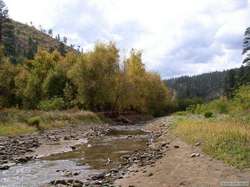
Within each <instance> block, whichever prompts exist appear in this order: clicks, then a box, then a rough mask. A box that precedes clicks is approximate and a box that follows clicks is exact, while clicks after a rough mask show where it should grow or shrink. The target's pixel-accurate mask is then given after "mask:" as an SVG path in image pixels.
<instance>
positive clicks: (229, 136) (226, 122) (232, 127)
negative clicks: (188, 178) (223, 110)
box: [174, 117, 250, 168]
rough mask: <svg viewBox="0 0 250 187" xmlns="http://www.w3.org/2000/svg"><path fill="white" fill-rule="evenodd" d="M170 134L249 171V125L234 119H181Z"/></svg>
mask: <svg viewBox="0 0 250 187" xmlns="http://www.w3.org/2000/svg"><path fill="white" fill-rule="evenodd" d="M174 132H175V133H176V134H177V135H178V136H180V137H182V138H183V139H184V140H186V141H187V142H189V143H193V144H194V143H195V142H198V141H199V142H202V145H201V146H202V149H203V151H204V152H205V153H207V154H209V155H211V156H213V157H215V158H217V159H221V160H224V161H225V162H226V163H229V164H230V165H233V166H236V167H239V168H250V124H249V123H244V122H242V121H239V120H237V119H233V118H230V119H228V118H226V119H220V120H218V119H203V118H202V119H198V118H196V119H192V118H188V117H182V118H181V119H179V120H178V121H177V122H176V125H175V128H174Z"/></svg>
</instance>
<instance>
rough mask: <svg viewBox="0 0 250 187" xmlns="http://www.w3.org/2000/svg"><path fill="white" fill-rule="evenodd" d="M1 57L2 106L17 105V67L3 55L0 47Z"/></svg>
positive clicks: (0, 85) (0, 94)
mask: <svg viewBox="0 0 250 187" xmlns="http://www.w3.org/2000/svg"><path fill="white" fill-rule="evenodd" d="M0 59H1V62H0V108H1V107H10V106H15V104H17V100H16V94H15V88H16V85H15V76H16V74H17V68H16V66H15V65H13V64H12V63H11V62H10V61H9V59H8V58H6V57H5V56H4V55H3V52H2V49H0Z"/></svg>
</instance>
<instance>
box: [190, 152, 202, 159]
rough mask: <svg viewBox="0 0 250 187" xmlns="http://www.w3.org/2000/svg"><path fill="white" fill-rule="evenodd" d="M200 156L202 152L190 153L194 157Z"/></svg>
mask: <svg viewBox="0 0 250 187" xmlns="http://www.w3.org/2000/svg"><path fill="white" fill-rule="evenodd" d="M199 156H200V153H192V154H191V155H190V157H191V158H194V157H199Z"/></svg>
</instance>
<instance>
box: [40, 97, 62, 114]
mask: <svg viewBox="0 0 250 187" xmlns="http://www.w3.org/2000/svg"><path fill="white" fill-rule="evenodd" d="M38 108H39V109H40V110H45V111H51V110H62V109H64V108H65V103H64V100H63V98H54V99H51V100H44V101H41V102H40V103H39V105H38Z"/></svg>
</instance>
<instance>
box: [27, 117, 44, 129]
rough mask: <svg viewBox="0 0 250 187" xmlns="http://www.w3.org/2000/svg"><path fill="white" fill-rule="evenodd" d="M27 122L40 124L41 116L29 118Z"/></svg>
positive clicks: (36, 125) (31, 124) (35, 125)
mask: <svg viewBox="0 0 250 187" xmlns="http://www.w3.org/2000/svg"><path fill="white" fill-rule="evenodd" d="M27 123H28V125H29V126H34V127H38V126H39V125H40V124H41V118H40V117H39V116H35V117H32V118H29V119H28V120H27Z"/></svg>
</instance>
